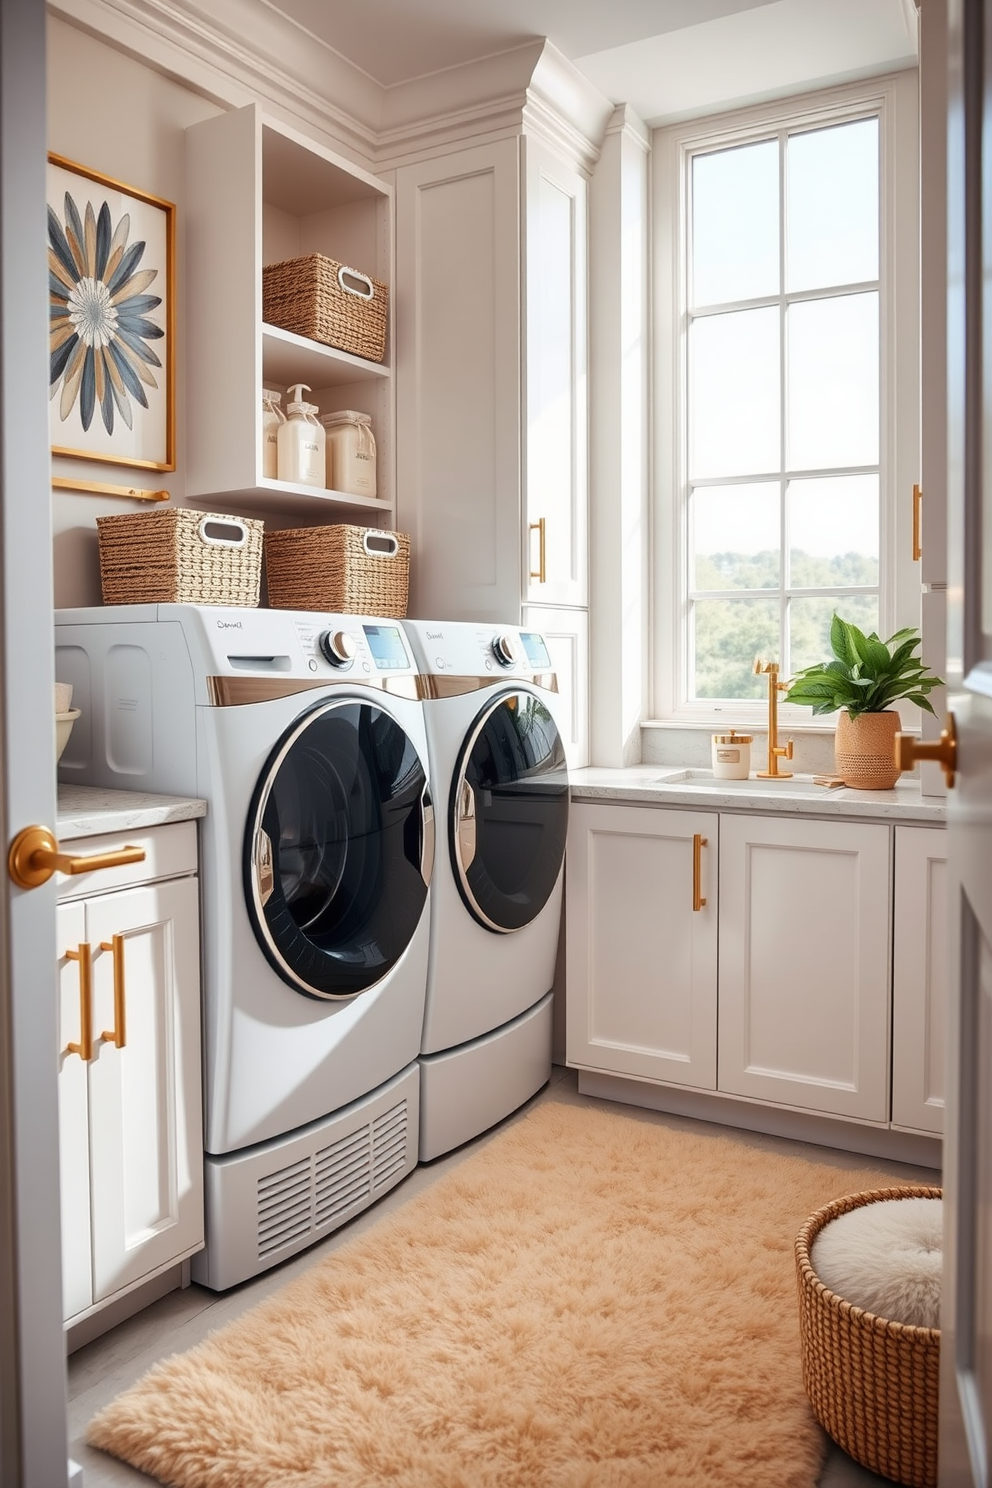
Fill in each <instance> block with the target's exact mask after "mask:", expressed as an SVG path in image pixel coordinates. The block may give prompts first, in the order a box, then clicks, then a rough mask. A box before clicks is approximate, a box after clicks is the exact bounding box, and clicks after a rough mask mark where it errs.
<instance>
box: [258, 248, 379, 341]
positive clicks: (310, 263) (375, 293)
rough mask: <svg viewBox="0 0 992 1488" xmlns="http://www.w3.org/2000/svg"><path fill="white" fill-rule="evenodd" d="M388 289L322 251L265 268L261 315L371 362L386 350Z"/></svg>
mask: <svg viewBox="0 0 992 1488" xmlns="http://www.w3.org/2000/svg"><path fill="white" fill-rule="evenodd" d="M388 299H389V291H388V289H387V287H386V285H385V284H380V282H379V280H378V279H370V278H369V276H368V274H361V273H359V271H358V270H357V269H349V268H348V266H347V265H346V264H340V263H338V262H337V261H336V260H335V259H333V258H325V257H324V255H323V254H322V253H308V254H307V255H306V257H305V258H287V259H285V260H284V261H283V262H282V263H275V264H266V266H265V267H264V268H263V270H262V319H263V320H265V321H267V322H268V324H269V325H274V326H281V327H282V329H283V330H284V331H294V332H295V333H296V335H297V336H308V337H309V338H310V340H311V341H323V342H324V344H325V345H327V346H336V347H337V349H338V350H339V351H350V352H351V353H352V355H354V356H360V357H365V358H366V359H367V360H368V361H370V362H381V361H382V359H383V357H384V356H385V354H386V306H387V303H388Z"/></svg>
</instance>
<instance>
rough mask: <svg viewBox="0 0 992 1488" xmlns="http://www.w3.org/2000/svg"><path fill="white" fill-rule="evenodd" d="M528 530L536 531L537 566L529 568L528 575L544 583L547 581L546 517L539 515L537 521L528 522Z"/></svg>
mask: <svg viewBox="0 0 992 1488" xmlns="http://www.w3.org/2000/svg"><path fill="white" fill-rule="evenodd" d="M528 530H529V532H534V531H535V530H536V532H537V568H536V569H534V568H532V569H531V570H530V573H529V575H528V577H529V578H531V579H536V580H537V582H538V583H539V584H546V583H547V582H548V569H547V556H548V549H547V537H548V533H547V521H546V519H545V518H544V517H541V518H539V519H538V521H536V522H531V523H530V524H529V529H528Z"/></svg>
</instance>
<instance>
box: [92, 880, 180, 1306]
mask: <svg viewBox="0 0 992 1488" xmlns="http://www.w3.org/2000/svg"><path fill="white" fill-rule="evenodd" d="M86 929H87V935H88V938H89V941H90V944H91V946H92V949H93V954H94V962H93V1008H94V1017H93V1026H94V1035H95V1037H96V1039H97V1040H99V1042H98V1045H97V1050H98V1052H97V1054H96V1057H95V1058H94V1059H93V1061H92V1063H91V1065H90V1090H89V1094H90V1150H91V1190H92V1211H93V1218H92V1234H93V1300H94V1302H98V1301H100V1300H101V1299H102V1298H104V1297H107V1296H110V1295H111V1294H112V1293H114V1292H117V1291H119V1290H120V1289H121V1288H122V1287H126V1286H129V1285H130V1284H131V1283H132V1282H135V1281H138V1280H139V1279H140V1278H141V1277H142V1276H145V1275H147V1274H148V1273H149V1272H150V1271H153V1270H155V1269H156V1268H157V1267H160V1266H163V1265H166V1264H168V1263H169V1262H170V1261H172V1260H176V1259H178V1258H179V1257H180V1256H183V1255H186V1254H188V1253H189V1252H190V1251H192V1250H193V1249H195V1248H196V1247H197V1246H198V1245H199V1244H201V1243H202V1240H203V1158H202V1141H201V1119H200V995H199V929H198V909H197V881H196V879H195V878H182V879H172V880H170V881H168V882H166V883H161V884H152V885H149V886H148V887H144V888H137V889H129V890H126V891H124V892H121V893H117V894H106V895H101V896H99V897H97V898H94V899H91V900H89V901H87V902H86ZM114 936H121V937H122V938H123V957H122V958H120V957H119V956H118V962H117V976H118V993H117V999H116V1006H115V990H114V982H115V955H114V951H113V950H112V949H106V947H108V946H110V947H112V946H113V938H114ZM122 1011H123V1015H124V1018H125V1027H124V1042H123V1047H120V1048H119V1047H117V1043H116V1042H115V1040H114V1038H113V1035H114V1034H115V1033H116V1034H120V1032H121V1013H122ZM108 1035H109V1037H108Z"/></svg>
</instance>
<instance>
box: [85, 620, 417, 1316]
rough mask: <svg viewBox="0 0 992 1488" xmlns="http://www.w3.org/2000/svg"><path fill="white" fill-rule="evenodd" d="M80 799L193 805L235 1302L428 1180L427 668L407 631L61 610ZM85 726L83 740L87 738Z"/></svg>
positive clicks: (228, 1275) (210, 1197)
mask: <svg viewBox="0 0 992 1488" xmlns="http://www.w3.org/2000/svg"><path fill="white" fill-rule="evenodd" d="M56 647H57V669H58V675H59V677H60V679H62V680H65V681H69V682H72V683H73V688H74V692H73V696H74V701H75V702H76V703H78V705H79V707H80V708H81V710H82V712H81V716H80V718H79V720H78V721H77V726H76V733H75V737H74V739H73V740H70V747H69V748H67V750H66V752H65V754H64V755H63V757H62V761H61V765H60V772H59V773H60V778H61V779H62V780H65V781H77V782H80V783H87V784H93V785H107V786H115V787H118V788H120V787H126V788H128V789H131V790H134V789H144V790H149V791H160V792H169V793H173V794H181V795H196V796H200V797H202V798H204V799H205V800H206V802H207V814H206V816H205V818H204V819H203V821H202V822H201V835H200V884H201V905H202V916H201V919H202V932H201V933H202V964H203V1050H204V1060H203V1068H204V1147H205V1152H206V1158H205V1163H206V1213H207V1219H206V1224H207V1246H206V1250H205V1251H204V1252H203V1253H202V1254H201V1255H200V1256H198V1257H196V1258H195V1260H194V1268H193V1269H194V1276H195V1277H196V1278H197V1279H198V1280H201V1281H203V1282H205V1283H206V1284H207V1285H209V1286H212V1287H215V1288H216V1289H223V1288H225V1287H228V1286H231V1285H233V1284H234V1283H235V1282H237V1281H241V1280H243V1279H245V1277H247V1276H249V1275H252V1274H255V1273H256V1272H258V1271H260V1270H263V1269H265V1268H266V1267H267V1266H270V1265H273V1264H275V1263H276V1262H278V1261H281V1260H283V1259H284V1258H286V1257H287V1256H289V1255H291V1254H293V1253H294V1252H295V1251H297V1250H299V1249H301V1248H302V1247H303V1246H304V1245H307V1244H310V1243H311V1242H312V1241H313V1240H315V1239H318V1238H319V1237H320V1236H321V1235H323V1234H325V1233H328V1232H329V1231H330V1230H332V1229H334V1228H335V1227H336V1226H337V1225H339V1224H341V1223H344V1221H345V1220H347V1219H349V1218H350V1217H351V1216H352V1215H353V1214H355V1213H357V1212H358V1211H359V1210H360V1209H361V1208H363V1207H365V1206H366V1205H367V1204H369V1203H371V1202H372V1201H373V1200H374V1199H376V1198H378V1197H379V1196H380V1194H382V1193H384V1192H385V1191H386V1190H387V1189H388V1188H390V1187H392V1186H393V1185H394V1184H395V1183H396V1182H398V1181H399V1180H400V1178H402V1177H403V1176H404V1174H405V1173H407V1172H409V1171H410V1170H411V1169H412V1168H413V1167H414V1166H415V1165H416V1160H417V1142H418V1130H419V1076H418V1068H417V1064H416V1059H417V1056H418V1054H419V1052H420V1044H421V1034H422V1027H423V1016H424V1007H425V990H426V978H427V956H428V940H429V884H430V878H431V865H432V862H433V852H434V822H433V806H432V802H431V794H430V781H429V767H428V751H427V741H426V730H425V722H424V716H423V709H422V706H421V702H420V698H419V692H420V682H419V675H418V668H417V665H416V663H415V662H414V660H413V658H412V655H411V653H410V649H409V647H408V644H407V642H406V639H405V636H404V633H403V630H402V628H401V626H400V625H399V624H397V623H396V622H395V621H389V620H384V619H374V618H367V617H358V616H354V615H316V614H299V613H292V612H287V611H274V610H233V609H224V608H219V607H195V606H183V605H147V606H121V607H116V608H110V607H108V608H104V609H97V610H82V611H79V610H77V611H61V612H59V613H58V614H57V616H56ZM80 726H81V727H80Z"/></svg>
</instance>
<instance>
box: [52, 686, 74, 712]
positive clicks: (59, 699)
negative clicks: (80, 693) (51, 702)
mask: <svg viewBox="0 0 992 1488" xmlns="http://www.w3.org/2000/svg"><path fill="white" fill-rule="evenodd" d="M71 707H72V683H71V682H56V684H55V716H56V718H58V716H59V714H60V713H68V711H69V709H70V708H71Z"/></svg>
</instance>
